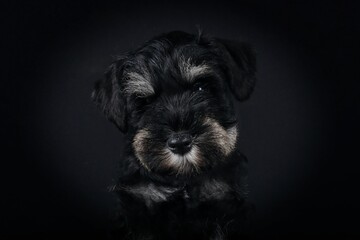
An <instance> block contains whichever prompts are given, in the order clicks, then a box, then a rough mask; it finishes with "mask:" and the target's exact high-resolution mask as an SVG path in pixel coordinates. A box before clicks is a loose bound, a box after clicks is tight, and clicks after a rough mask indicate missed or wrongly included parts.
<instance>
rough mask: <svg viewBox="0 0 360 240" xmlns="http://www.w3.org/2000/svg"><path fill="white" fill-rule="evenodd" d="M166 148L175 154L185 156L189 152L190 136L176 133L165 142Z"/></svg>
mask: <svg viewBox="0 0 360 240" xmlns="http://www.w3.org/2000/svg"><path fill="white" fill-rule="evenodd" d="M167 145H168V148H169V149H170V150H171V151H172V152H173V153H176V154H181V155H183V154H185V153H187V152H189V151H190V149H191V145H192V138H191V135H190V134H186V133H177V134H174V135H172V136H171V137H170V138H169V139H168V141H167Z"/></svg>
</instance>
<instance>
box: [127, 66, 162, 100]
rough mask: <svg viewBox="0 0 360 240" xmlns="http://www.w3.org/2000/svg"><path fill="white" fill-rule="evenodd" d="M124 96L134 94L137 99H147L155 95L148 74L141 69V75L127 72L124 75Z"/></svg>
mask: <svg viewBox="0 0 360 240" xmlns="http://www.w3.org/2000/svg"><path fill="white" fill-rule="evenodd" d="M123 91H124V92H125V93H126V94H129V95H132V94H135V95H136V96H138V97H147V96H151V95H153V94H155V90H154V87H153V86H152V83H151V79H150V74H149V72H148V71H147V70H145V69H143V71H142V73H138V72H128V73H126V74H125V83H124V90H123Z"/></svg>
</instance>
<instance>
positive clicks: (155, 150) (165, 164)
mask: <svg viewBox="0 0 360 240" xmlns="http://www.w3.org/2000/svg"><path fill="white" fill-rule="evenodd" d="M201 128H202V131H201V132H200V133H199V134H195V136H194V140H193V146H192V148H191V150H190V151H189V152H187V153H185V154H183V155H180V154H175V153H173V152H171V151H170V150H169V149H168V148H167V146H166V136H168V135H169V134H170V131H167V130H165V129H164V128H162V130H161V131H159V129H161V128H155V127H151V125H149V126H147V127H144V128H142V129H140V130H138V131H137V133H136V134H135V136H134V138H133V144H132V146H133V149H134V152H135V156H136V157H137V158H138V160H139V162H140V163H141V165H143V166H144V167H145V168H146V169H147V170H149V171H156V172H168V173H170V174H176V175H192V174H196V173H200V172H201V170H202V169H204V168H208V167H211V166H215V165H216V164H218V163H219V162H221V161H223V160H224V159H226V157H227V156H229V155H230V154H231V153H232V152H233V151H234V149H235V145H236V140H237V127H236V125H233V126H231V127H229V128H227V129H225V128H224V127H223V126H221V125H220V123H219V122H218V121H216V120H215V119H213V118H210V117H205V118H204V119H203V121H202V126H201Z"/></svg>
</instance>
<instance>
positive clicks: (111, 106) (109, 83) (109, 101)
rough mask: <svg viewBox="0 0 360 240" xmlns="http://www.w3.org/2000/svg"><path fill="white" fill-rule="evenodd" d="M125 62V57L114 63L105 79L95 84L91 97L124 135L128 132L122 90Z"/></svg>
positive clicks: (106, 73)
mask: <svg viewBox="0 0 360 240" xmlns="http://www.w3.org/2000/svg"><path fill="white" fill-rule="evenodd" d="M124 62H125V57H123V58H120V59H118V60H117V61H115V62H113V63H112V64H111V65H110V66H109V68H108V70H107V71H106V72H105V77H104V78H103V79H101V80H98V81H97V82H96V83H95V87H94V91H93V92H92V95H91V97H92V100H93V101H94V102H95V104H96V105H97V106H98V107H99V108H100V109H101V110H102V112H103V113H104V114H105V116H106V118H107V119H109V120H110V121H111V122H113V123H114V124H115V125H116V126H117V127H118V128H119V129H120V131H122V132H123V133H125V132H126V131H127V116H126V114H127V113H126V100H125V98H124V96H123V94H122V92H121V88H120V82H121V80H122V72H123V65H124Z"/></svg>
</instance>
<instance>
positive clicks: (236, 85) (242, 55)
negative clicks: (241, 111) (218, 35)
mask: <svg viewBox="0 0 360 240" xmlns="http://www.w3.org/2000/svg"><path fill="white" fill-rule="evenodd" d="M217 41H218V42H219V43H220V49H221V51H222V55H223V57H224V59H225V62H226V63H227V66H228V71H227V74H228V81H229V85H230V89H231V91H232V93H233V94H234V96H235V97H236V99H237V100H239V101H244V100H246V99H248V98H249V97H250V95H251V93H252V91H253V89H254V87H255V82H256V77H255V73H256V57H255V51H254V50H253V49H252V47H251V46H250V45H249V44H247V43H244V42H236V41H230V40H225V39H217Z"/></svg>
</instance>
